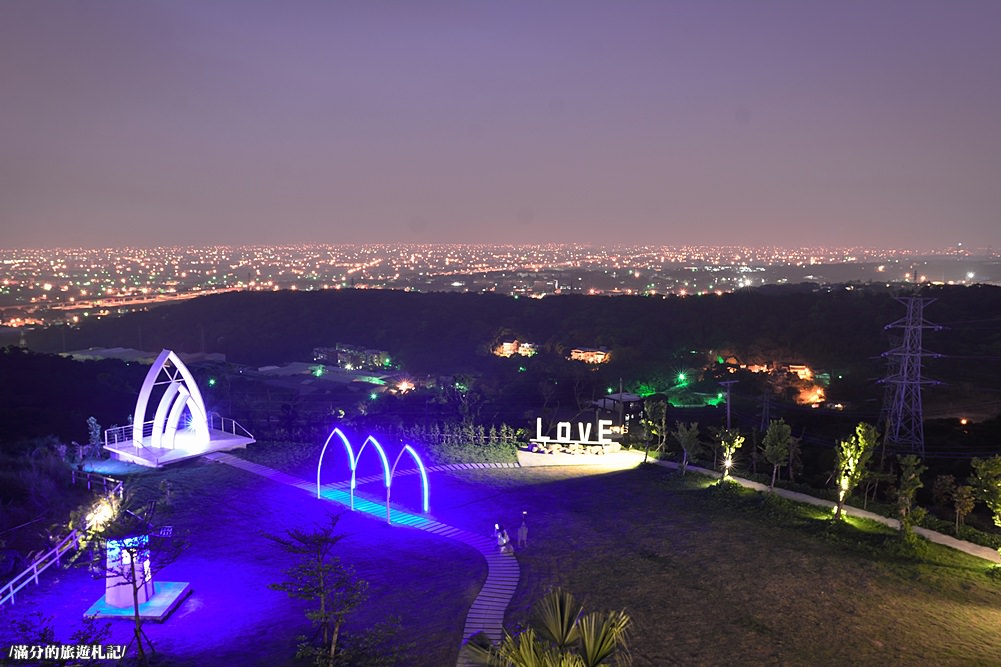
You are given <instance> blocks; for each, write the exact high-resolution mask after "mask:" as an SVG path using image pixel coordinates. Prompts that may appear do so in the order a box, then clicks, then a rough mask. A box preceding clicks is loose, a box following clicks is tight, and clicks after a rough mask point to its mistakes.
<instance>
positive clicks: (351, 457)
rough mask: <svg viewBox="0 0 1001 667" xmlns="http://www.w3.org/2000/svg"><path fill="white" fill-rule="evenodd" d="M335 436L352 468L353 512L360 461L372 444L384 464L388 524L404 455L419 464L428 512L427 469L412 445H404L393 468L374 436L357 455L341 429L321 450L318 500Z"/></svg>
mask: <svg viewBox="0 0 1001 667" xmlns="http://www.w3.org/2000/svg"><path fill="white" fill-rule="evenodd" d="M335 435H336V436H337V439H338V440H339V441H340V442H341V444H342V445H344V450H345V452H346V453H347V455H348V465H349V466H350V467H351V486H350V496H351V510H352V511H353V510H354V508H355V486H356V485H357V480H358V477H357V469H358V460H359V459H360V458H361V455H362V453H363V452H364V451H365V449H366V447H368V444H369V443H372V446H373V447H375V451H376V452H377V453H378V455H379V460H380V461H381V462H382V472H383V480H384V482H385V484H386V523H392V522H393V519H392V514H391V510H390V506H389V496H390V491H391V490H392V486H393V477H394V476H395V475H396V467H397V466H398V465H399V464H400V459H401V458H403V454H404V453H407V454H410V457H411V458H412V459H413V460H414V463H416V464H417V469H418V471H419V472H420V474H421V509H422V510H423V511H424V512H427V511H428V496H429V494H428V474H427V469H426V468H425V467H424V462H423V461H421V457H420V456H418V455H417V452H416V451H414V448H413V447H411V446H410V445H404V446H403V449H401V450H400V453H399V454H397V455H396V460H395V461H394V462H393V466H392V467H390V466H389V459H388V458H386V450H384V449H383V448H382V445H380V444H379V441H378V440H376V439H375V438H374V437H373V436H371V435H370V436H368V437H367V438H365V442H363V443H362V445H361V448H359V449H358V453H357V454H355V453H354V450H352V449H351V443H350V442H349V441H348V438H347V436H346V435H344V432H343V431H342V430H341V429H340V428H335V429H334V430H333V431H331V432H330V435H329V436H327V441H326V442H324V443H323V449H321V450H320V459H319V461H318V462H317V464H316V497H317V498H320V497H321V495H320V470H321V469H322V467H323V456H324V455H325V454H326V453H327V447H328V446H329V445H330V443H331V441H332V440H333V439H334V436H335Z"/></svg>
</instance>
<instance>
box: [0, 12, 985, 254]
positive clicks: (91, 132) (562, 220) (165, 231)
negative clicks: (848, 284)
mask: <svg viewBox="0 0 1001 667" xmlns="http://www.w3.org/2000/svg"><path fill="white" fill-rule="evenodd" d="M999 213H1001V2H993V1H989V0H976V1H974V0H970V1H959V2H942V1H935V2H923V1H916V0H887V1H880V2H873V1H871V0H865V1H861V2H852V1H839V2H803V1H800V0H796V1H790V2H769V1H761V0H756V1H755V2H747V1H746V0H740V1H734V2H722V1H712V0H708V1H698V2H697V1H692V2H668V1H666V0H663V1H656V2H639V1H630V2H611V1H608V0H603V1H600V2H587V1H581V0H573V1H570V0H565V1H564V0H561V1H554V2H528V1H525V2H518V1H510V2H509V1H495V2H485V1H484V2H478V1H464V2H426V1H420V2H403V1H401V2H334V1H330V2H327V1H320V0H317V1H305V0H292V1H284V2H278V1H274V2H255V1H252V0H213V1H208V0H199V1H188V2H185V1H180V0H169V1H168V0H161V1H153V0H142V1H136V0H120V1H110V0H87V1H83V0H80V1H76V2H73V1H69V0H66V1H62V0H61V1H58V2H56V1H50V0H3V1H2V2H0V247H3V248H8V249H10V248H19V247H68V246H87V247H105V246H123V245H131V246H154V245H210V244H232V245H238V244H241V245H242V244H291V243H309V242H317V243H396V242H404V243H409V242H420V243H425V242H426V243H443V242H449V243H477V242H482V243H539V242H583V243H593V244H612V243H625V244H658V245H659V244H666V245H684V244H711V245H723V244H726V245H733V244H742V245H753V246H759V245H779V246H790V247H792V246H795V247H798V246H805V245H834V246H849V245H865V246H871V247H888V248H890V247H905V248H916V249H935V248H943V247H946V246H952V245H955V244H957V243H960V242H961V243H963V244H964V246H965V247H968V248H986V247H989V246H993V247H995V248H996V247H997V246H998V245H1001V243H999V241H1001V232H999V231H998V230H999V227H1001V226H999V224H998V222H999V217H1001V216H999Z"/></svg>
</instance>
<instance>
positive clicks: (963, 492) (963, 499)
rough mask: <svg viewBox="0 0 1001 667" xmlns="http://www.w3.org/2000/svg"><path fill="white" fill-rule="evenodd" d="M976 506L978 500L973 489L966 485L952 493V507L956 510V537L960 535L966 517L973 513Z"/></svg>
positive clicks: (958, 487)
mask: <svg viewBox="0 0 1001 667" xmlns="http://www.w3.org/2000/svg"><path fill="white" fill-rule="evenodd" d="M975 504H976V498H975V497H974V495H973V488H972V487H969V486H967V485H965V484H963V485H961V486H957V487H956V490H955V491H953V492H952V506H953V508H954V509H955V510H956V535H957V536H958V535H959V529H960V527H961V526H962V525H963V521H964V519H966V515H967V514H969V513H970V512H972V511H973V506H974V505H975Z"/></svg>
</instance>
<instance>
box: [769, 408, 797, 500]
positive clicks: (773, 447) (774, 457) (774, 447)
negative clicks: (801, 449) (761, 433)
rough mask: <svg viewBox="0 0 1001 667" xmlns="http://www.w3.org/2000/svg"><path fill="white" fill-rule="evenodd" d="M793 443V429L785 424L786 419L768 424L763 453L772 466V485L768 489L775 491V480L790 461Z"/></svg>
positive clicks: (774, 420)
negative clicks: (790, 446)
mask: <svg viewBox="0 0 1001 667" xmlns="http://www.w3.org/2000/svg"><path fill="white" fill-rule="evenodd" d="M791 442H792V427H791V426H789V425H788V424H786V423H785V420H784V419H777V420H776V419H773V420H771V421H770V422H768V430H767V431H765V439H764V442H762V451H763V452H764V454H765V460H766V461H768V462H769V463H771V464H772V483H771V485H770V486H769V487H768V488H769V489H770V490H771V491H774V490H775V479H776V478H777V477H778V474H779V468H781V467H782V466H783V465H785V464H786V463H787V462H788V460H789V445H790V443H791Z"/></svg>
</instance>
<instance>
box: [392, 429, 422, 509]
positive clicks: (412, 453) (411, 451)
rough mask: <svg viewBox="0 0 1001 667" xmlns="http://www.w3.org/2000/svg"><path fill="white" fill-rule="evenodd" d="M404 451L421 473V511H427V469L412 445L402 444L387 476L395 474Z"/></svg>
mask: <svg viewBox="0 0 1001 667" xmlns="http://www.w3.org/2000/svg"><path fill="white" fill-rule="evenodd" d="M404 453H407V454H410V457H411V458H412V459H413V460H414V463H416V464H417V469H418V470H419V471H420V473H421V509H422V510H423V511H425V512H427V511H428V473H427V470H426V469H425V468H424V462H423V461H421V457H419V456H417V452H415V451H414V448H413V447H411V446H410V445H403V449H401V450H400V453H399V454H397V455H396V461H394V462H393V470H392V472H391V473H390V475H389V476H390V478H392V477H393V476H395V475H396V466H398V465H400V459H401V458H403V454H404ZM388 495H389V494H388V491H387V497H388Z"/></svg>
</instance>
